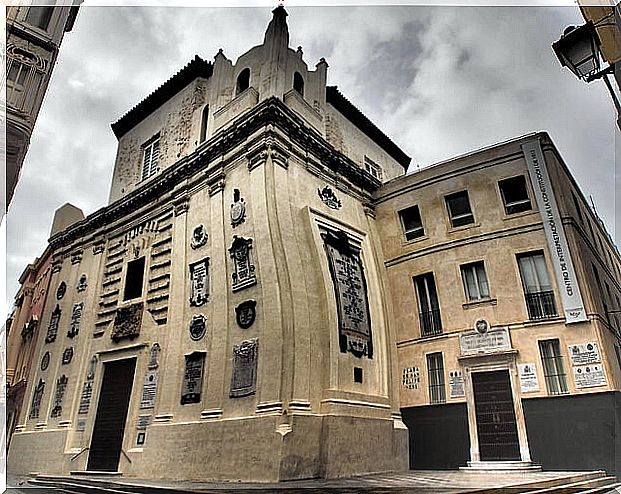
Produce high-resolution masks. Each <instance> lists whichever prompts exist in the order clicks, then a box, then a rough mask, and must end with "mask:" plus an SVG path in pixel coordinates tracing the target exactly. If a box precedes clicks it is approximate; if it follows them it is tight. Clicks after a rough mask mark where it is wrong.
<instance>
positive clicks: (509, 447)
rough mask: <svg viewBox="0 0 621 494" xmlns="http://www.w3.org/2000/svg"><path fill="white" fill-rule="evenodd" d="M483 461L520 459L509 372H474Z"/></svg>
mask: <svg viewBox="0 0 621 494" xmlns="http://www.w3.org/2000/svg"><path fill="white" fill-rule="evenodd" d="M472 386H473V389H474V403H475V410H476V418H477V432H478V435H479V454H480V457H481V461H493V460H520V459H521V457H520V443H519V440H518V435H517V425H516V422H515V408H514V406H513V394H512V393H511V381H510V380H509V371H506V370H502V371H494V372H473V373H472Z"/></svg>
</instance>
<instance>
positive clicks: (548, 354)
mask: <svg viewBox="0 0 621 494" xmlns="http://www.w3.org/2000/svg"><path fill="white" fill-rule="evenodd" d="M539 352H540V353H541V361H542V362H543V373H544V376H545V379H546V387H547V388H548V394H549V395H562V394H567V393H568V392H569V391H568V389H567V376H566V375H565V368H564V366H563V356H562V355H561V350H560V344H559V341H558V340H557V339H554V340H543V341H540V342H539Z"/></svg>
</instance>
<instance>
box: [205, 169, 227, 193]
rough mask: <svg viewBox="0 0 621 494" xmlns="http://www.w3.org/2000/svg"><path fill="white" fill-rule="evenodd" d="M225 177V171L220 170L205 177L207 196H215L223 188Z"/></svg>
mask: <svg viewBox="0 0 621 494" xmlns="http://www.w3.org/2000/svg"><path fill="white" fill-rule="evenodd" d="M225 177H226V175H225V173H224V172H223V171H222V170H220V171H219V172H218V173H216V174H214V175H213V176H212V177H209V178H208V179H207V186H208V187H209V189H208V191H209V196H215V195H216V194H217V193H218V192H222V191H223V190H224V184H225Z"/></svg>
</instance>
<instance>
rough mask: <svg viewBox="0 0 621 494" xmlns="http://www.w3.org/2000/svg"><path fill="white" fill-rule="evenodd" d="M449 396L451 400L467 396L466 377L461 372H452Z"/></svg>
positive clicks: (450, 373)
mask: <svg viewBox="0 0 621 494" xmlns="http://www.w3.org/2000/svg"><path fill="white" fill-rule="evenodd" d="M449 396H450V397H451V398H459V397H461V396H466V390H465V389H464V376H463V374H462V372H461V371H460V370H452V371H450V372H449Z"/></svg>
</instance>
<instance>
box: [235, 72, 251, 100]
mask: <svg viewBox="0 0 621 494" xmlns="http://www.w3.org/2000/svg"><path fill="white" fill-rule="evenodd" d="M249 87H250V69H249V68H245V69H244V70H242V71H241V72H240V73H239V75H238V76H237V86H236V87H235V96H237V95H238V94H240V93H242V92H244V91H245V90H246V89H248V88H249Z"/></svg>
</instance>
